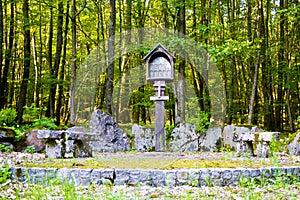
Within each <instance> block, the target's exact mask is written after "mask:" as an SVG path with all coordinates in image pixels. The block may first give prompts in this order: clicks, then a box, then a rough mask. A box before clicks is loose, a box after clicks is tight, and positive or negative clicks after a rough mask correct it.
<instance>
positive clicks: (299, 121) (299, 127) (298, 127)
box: [296, 116, 300, 129]
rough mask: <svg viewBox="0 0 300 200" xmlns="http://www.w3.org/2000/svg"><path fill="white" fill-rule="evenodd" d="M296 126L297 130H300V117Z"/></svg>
mask: <svg viewBox="0 0 300 200" xmlns="http://www.w3.org/2000/svg"><path fill="white" fill-rule="evenodd" d="M296 125H297V129H300V116H298V117H297V122H296Z"/></svg>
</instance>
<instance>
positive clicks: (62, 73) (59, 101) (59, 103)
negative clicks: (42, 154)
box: [55, 1, 70, 125]
mask: <svg viewBox="0 0 300 200" xmlns="http://www.w3.org/2000/svg"><path fill="white" fill-rule="evenodd" d="M60 4H61V5H59V8H60V12H61V14H60V15H59V20H58V22H57V26H58V27H59V28H60V29H61V30H60V32H61V36H60V38H57V39H61V43H62V44H61V47H58V45H57V48H58V49H60V51H63V52H62V63H61V69H60V74H59V82H58V83H59V85H58V99H57V106H56V124H57V125H60V121H61V120H60V119H61V115H62V113H61V107H62V99H63V88H64V87H63V86H64V78H65V64H66V54H67V41H68V38H67V37H68V30H69V29H68V26H69V5H70V4H69V1H68V2H67V9H66V25H65V30H64V41H63V30H62V24H63V15H62V14H63V3H62V2H61V3H60ZM60 6H61V7H60ZM60 20H61V22H59V21H60ZM59 24H60V25H59ZM57 37H59V34H58V33H57ZM62 45H63V50H62ZM58 56H59V57H60V55H58V52H56V60H57V57H58ZM55 63H56V62H55ZM57 66H59V61H58V65H57ZM57 72H58V69H57Z"/></svg>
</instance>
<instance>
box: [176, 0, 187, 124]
mask: <svg viewBox="0 0 300 200" xmlns="http://www.w3.org/2000/svg"><path fill="white" fill-rule="evenodd" d="M176 26H177V31H178V32H179V37H184V36H185V32H186V21H185V0H179V1H178V14H177V23H176ZM183 54H184V52H183ZM178 72H179V74H178V86H177V98H178V102H177V103H178V105H177V109H178V112H177V115H178V118H177V119H178V120H179V121H177V123H178V122H185V58H184V56H183V58H181V60H180V63H179V69H178Z"/></svg>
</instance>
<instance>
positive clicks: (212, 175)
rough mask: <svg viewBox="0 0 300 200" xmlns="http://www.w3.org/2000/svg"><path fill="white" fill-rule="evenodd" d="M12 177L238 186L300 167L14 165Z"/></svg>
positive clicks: (298, 171) (78, 182) (84, 183)
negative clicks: (159, 167) (32, 166)
mask: <svg viewBox="0 0 300 200" xmlns="http://www.w3.org/2000/svg"><path fill="white" fill-rule="evenodd" d="M11 172H12V174H11V178H12V179H13V180H18V181H20V182H26V181H28V180H29V181H30V182H32V183H39V184H46V183H48V182H49V180H51V179H53V178H57V179H60V180H61V181H62V182H64V181H65V180H68V181H69V182H70V183H74V184H75V185H81V186H87V185H89V184H90V183H93V184H98V185H102V184H109V183H111V181H110V180H109V179H113V177H114V175H115V179H114V181H113V182H114V184H116V185H133V186H134V185H148V186H154V187H156V186H170V187H174V186H180V185H191V186H198V187H200V186H235V185H238V184H239V182H240V180H241V178H242V177H243V178H256V179H262V178H268V179H274V178H275V177H276V176H277V175H278V174H281V175H282V173H283V175H284V176H285V175H293V176H295V177H297V178H300V166H291V167H265V168H257V169H255V168H236V169H232V168H207V169H206V168H199V169H185V168H183V169H171V170H160V169H111V168H107V169H104V168H101V169H75V168H72V169H70V168H61V169H56V168H23V167H19V168H11Z"/></svg>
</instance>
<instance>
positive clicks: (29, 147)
mask: <svg viewBox="0 0 300 200" xmlns="http://www.w3.org/2000/svg"><path fill="white" fill-rule="evenodd" d="M24 152H25V153H35V152H36V149H35V146H34V145H31V146H27V147H26V149H25V151H24Z"/></svg>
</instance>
